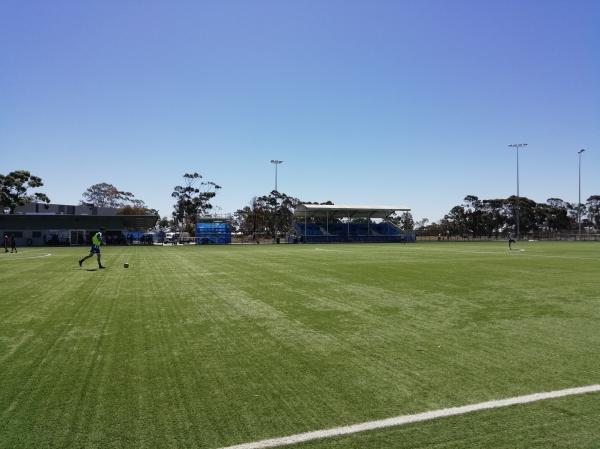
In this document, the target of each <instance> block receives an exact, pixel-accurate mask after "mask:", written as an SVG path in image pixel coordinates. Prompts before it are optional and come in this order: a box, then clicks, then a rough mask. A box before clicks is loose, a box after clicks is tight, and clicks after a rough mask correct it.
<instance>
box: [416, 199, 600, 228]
mask: <svg viewBox="0 0 600 449" xmlns="http://www.w3.org/2000/svg"><path fill="white" fill-rule="evenodd" d="M517 204H518V207H519V217H520V218H519V227H520V232H521V234H522V235H525V234H544V233H546V234H550V233H557V232H575V231H576V230H578V228H579V222H580V221H581V227H582V229H584V230H586V231H591V232H598V231H600V195H592V196H590V197H589V198H588V199H587V200H586V202H585V203H582V204H581V207H579V205H578V204H577V203H570V202H568V201H564V200H562V199H560V198H549V199H548V200H546V202H545V203H537V202H535V201H534V200H532V199H530V198H527V197H519V198H517V197H516V196H510V197H508V198H500V199H479V198H478V197H477V196H475V195H467V196H466V197H465V198H464V200H463V202H462V203H461V204H459V205H456V206H454V207H452V208H451V209H450V211H449V212H448V213H447V214H446V215H444V217H443V218H442V219H441V220H439V221H438V222H436V223H428V220H427V219H423V220H421V221H420V222H418V223H417V227H418V232H417V234H418V235H441V236H461V237H488V238H492V237H496V238H497V237H500V236H505V235H507V234H510V233H514V231H515V229H516V220H515V218H516V216H517V214H516V208H517Z"/></svg>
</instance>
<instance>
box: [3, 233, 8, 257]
mask: <svg viewBox="0 0 600 449" xmlns="http://www.w3.org/2000/svg"><path fill="white" fill-rule="evenodd" d="M8 240H9V238H8V234H7V233H6V232H5V233H4V252H5V253H7V252H8Z"/></svg>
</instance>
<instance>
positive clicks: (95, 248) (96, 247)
mask: <svg viewBox="0 0 600 449" xmlns="http://www.w3.org/2000/svg"><path fill="white" fill-rule="evenodd" d="M100 245H102V233H101V232H96V233H95V234H94V235H93V236H92V247H91V248H90V254H88V255H87V256H85V257H84V258H83V259H81V260H80V261H79V266H80V267H82V266H83V262H85V261H86V260H87V259H89V258H90V257H94V254H95V255H96V256H97V257H98V268H106V267H105V266H104V265H102V262H101V261H100Z"/></svg>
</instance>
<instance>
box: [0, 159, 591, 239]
mask: <svg viewBox="0 0 600 449" xmlns="http://www.w3.org/2000/svg"><path fill="white" fill-rule="evenodd" d="M43 185H44V184H43V182H42V179H41V178H40V177H38V176H34V175H32V174H31V173H30V172H29V171H26V170H17V171H13V172H10V173H8V174H7V175H2V174H0V204H1V206H2V207H3V208H8V209H10V212H11V213H12V212H14V209H15V208H16V207H18V206H22V205H25V204H27V203H30V202H33V201H37V202H41V203H46V204H47V203H49V202H50V198H49V197H48V196H47V195H46V194H44V193H41V192H35V193H32V192H31V191H32V190H36V189H38V188H40V187H42V186H43ZM220 189H221V186H220V185H218V184H216V183H215V182H212V181H207V180H204V179H203V177H202V175H200V174H198V173H197V172H191V173H185V174H184V175H183V182H182V183H181V185H177V186H175V187H174V188H173V192H172V193H171V196H172V198H173V199H174V201H175V202H174V204H173V211H172V213H171V218H168V217H166V216H165V217H162V218H160V219H159V220H158V223H157V226H158V227H159V228H161V229H167V228H170V229H172V230H180V231H186V232H189V233H190V235H194V228H195V223H196V217H197V216H198V215H199V214H207V213H209V212H211V211H212V210H213V205H212V203H211V202H212V200H213V199H214V197H215V196H216V195H217V192H218V191H219V190H220ZM517 201H518V205H519V216H520V220H519V225H520V230H521V233H522V234H531V233H536V234H537V233H553V232H565V231H575V230H577V229H578V226H579V221H581V226H582V227H583V229H585V230H588V231H592V232H600V195H592V196H590V197H589V198H588V199H587V200H586V202H585V203H584V204H582V205H581V207H579V205H578V204H577V203H570V202H567V201H564V200H562V199H560V198H549V199H548V200H547V201H546V202H545V203H536V202H535V201H534V200H532V199H529V198H526V197H520V198H517V197H515V196H511V197H509V198H501V199H479V198H478V197H477V196H475V195H467V196H466V197H465V198H464V200H463V202H462V203H461V204H459V205H456V206H454V207H452V208H451V209H450V211H449V212H448V213H447V214H445V215H444V217H443V218H442V219H441V220H439V221H438V222H434V223H429V220H428V219H427V218H424V219H422V220H419V221H417V222H415V221H414V219H413V217H412V215H411V214H410V213H409V212H404V213H402V214H398V215H392V216H391V217H389V219H390V221H392V222H393V223H394V224H396V225H397V226H399V227H400V228H401V229H404V230H413V229H417V233H418V234H420V235H442V236H462V237H488V238H491V237H500V236H504V235H506V234H509V233H511V232H514V230H515V228H516V223H515V217H516V213H515V212H516V207H517ZM81 204H88V205H93V206H97V207H114V208H117V209H118V213H119V214H123V215H144V214H152V215H158V211H157V210H155V209H151V208H149V207H147V206H146V204H145V202H144V201H143V200H140V199H138V198H136V197H135V195H134V194H133V193H131V192H127V191H123V190H119V189H118V188H117V187H115V186H114V185H112V184H109V183H106V182H102V183H98V184H94V185H92V186H90V187H89V188H87V189H86V190H85V191H84V192H83V194H82V199H81ZM299 204H333V203H332V202H331V201H326V202H323V203H315V202H309V201H302V200H300V199H299V198H296V197H293V196H291V195H287V194H286V193H283V192H278V191H276V190H273V191H272V192H270V193H268V194H265V195H262V196H255V197H253V198H252V199H251V201H250V203H249V205H247V206H245V207H243V208H241V209H238V210H237V211H236V212H235V213H234V214H233V227H234V230H235V231H236V232H239V233H241V234H242V235H245V236H255V237H276V236H277V235H284V234H286V233H288V232H289V231H290V230H291V228H292V224H293V223H292V222H293V215H294V210H295V209H296V207H297V206H298V205H299Z"/></svg>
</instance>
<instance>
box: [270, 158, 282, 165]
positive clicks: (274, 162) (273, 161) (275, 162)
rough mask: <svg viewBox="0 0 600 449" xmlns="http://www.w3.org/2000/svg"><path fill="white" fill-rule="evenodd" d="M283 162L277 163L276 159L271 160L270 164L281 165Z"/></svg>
mask: <svg viewBox="0 0 600 449" xmlns="http://www.w3.org/2000/svg"><path fill="white" fill-rule="evenodd" d="M282 162H283V161H279V160H277V159H271V164H281V163H282Z"/></svg>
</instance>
